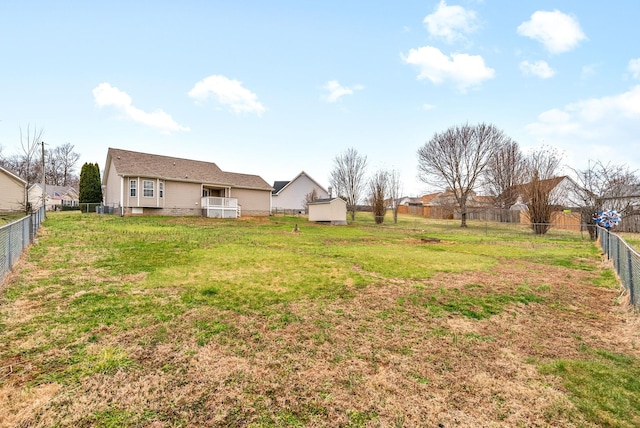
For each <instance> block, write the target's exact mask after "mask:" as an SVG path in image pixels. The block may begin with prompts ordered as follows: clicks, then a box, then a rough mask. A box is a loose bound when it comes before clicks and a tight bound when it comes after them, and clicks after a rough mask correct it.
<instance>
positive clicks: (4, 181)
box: [0, 166, 27, 211]
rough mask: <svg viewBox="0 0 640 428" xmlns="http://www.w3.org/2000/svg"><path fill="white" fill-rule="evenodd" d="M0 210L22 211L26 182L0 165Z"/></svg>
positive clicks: (25, 195) (25, 194) (23, 208)
mask: <svg viewBox="0 0 640 428" xmlns="http://www.w3.org/2000/svg"><path fill="white" fill-rule="evenodd" d="M0 189H2V190H1V191H0V211H24V210H25V202H26V197H27V182H26V181H25V180H23V179H22V178H20V177H18V176H17V175H16V174H14V173H13V172H11V171H9V170H8V169H5V168H3V167H1V166H0Z"/></svg>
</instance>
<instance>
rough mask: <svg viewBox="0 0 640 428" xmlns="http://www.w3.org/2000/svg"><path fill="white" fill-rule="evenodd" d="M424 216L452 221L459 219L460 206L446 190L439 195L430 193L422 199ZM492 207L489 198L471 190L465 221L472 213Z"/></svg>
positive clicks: (451, 191)
mask: <svg viewBox="0 0 640 428" xmlns="http://www.w3.org/2000/svg"><path fill="white" fill-rule="evenodd" d="M422 201H423V204H424V215H425V216H426V217H431V218H443V219H453V218H459V217H460V205H459V204H458V201H457V199H456V197H455V195H454V193H453V190H451V189H447V190H445V191H444V192H441V193H432V194H430V195H424V196H423V197H422ZM492 206H493V198H492V197H491V196H482V195H478V194H476V192H475V191H473V190H471V191H470V192H469V194H468V195H467V219H469V214H470V213H471V212H474V211H479V210H486V209H488V208H491V207H492Z"/></svg>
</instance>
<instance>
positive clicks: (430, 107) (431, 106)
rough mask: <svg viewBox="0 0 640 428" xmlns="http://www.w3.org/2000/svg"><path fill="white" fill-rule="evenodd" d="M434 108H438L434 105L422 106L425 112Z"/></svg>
mask: <svg viewBox="0 0 640 428" xmlns="http://www.w3.org/2000/svg"><path fill="white" fill-rule="evenodd" d="M434 108H436V106H435V105H433V104H422V110H424V111H429V110H433V109H434Z"/></svg>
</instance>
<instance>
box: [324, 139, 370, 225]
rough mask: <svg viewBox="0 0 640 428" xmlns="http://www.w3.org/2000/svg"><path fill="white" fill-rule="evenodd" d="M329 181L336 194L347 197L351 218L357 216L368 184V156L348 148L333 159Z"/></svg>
mask: <svg viewBox="0 0 640 428" xmlns="http://www.w3.org/2000/svg"><path fill="white" fill-rule="evenodd" d="M333 162H334V166H333V170H332V171H331V176H330V178H329V182H330V183H331V185H332V186H333V188H334V189H335V191H336V194H337V195H338V196H340V197H342V198H344V199H345V201H346V202H347V210H348V211H349V212H350V213H351V220H352V221H353V220H354V219H355V217H356V207H357V205H358V202H359V201H360V199H362V194H363V192H364V188H365V185H366V182H365V178H364V176H365V173H366V169H367V157H366V156H363V155H360V154H359V153H358V151H357V150H356V149H354V148H350V149H347V150H346V151H345V152H344V153H342V154H340V155H338V156H336V157H335V159H334V160H333Z"/></svg>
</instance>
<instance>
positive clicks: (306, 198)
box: [302, 188, 318, 212]
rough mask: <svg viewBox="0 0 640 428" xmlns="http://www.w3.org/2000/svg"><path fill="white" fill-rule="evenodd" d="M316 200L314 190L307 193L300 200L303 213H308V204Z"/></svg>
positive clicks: (316, 194) (316, 193)
mask: <svg viewBox="0 0 640 428" xmlns="http://www.w3.org/2000/svg"><path fill="white" fill-rule="evenodd" d="M316 199H318V192H317V191H316V189H315V188H314V189H313V190H311V191H310V192H309V193H307V194H306V195H305V196H304V199H303V200H302V207H303V208H304V210H305V212H309V202H313V201H315V200H316Z"/></svg>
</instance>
